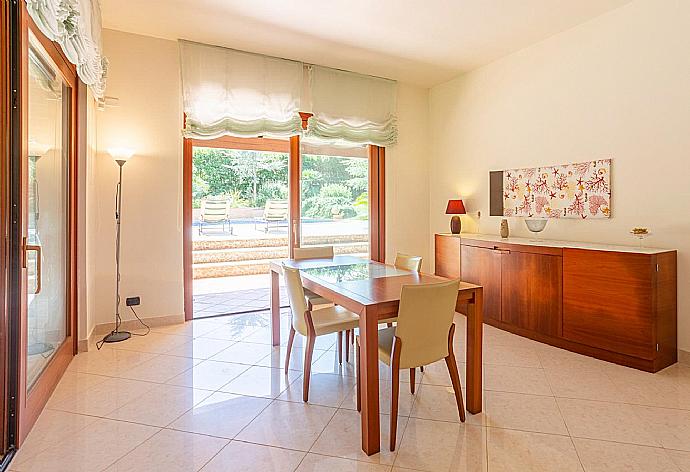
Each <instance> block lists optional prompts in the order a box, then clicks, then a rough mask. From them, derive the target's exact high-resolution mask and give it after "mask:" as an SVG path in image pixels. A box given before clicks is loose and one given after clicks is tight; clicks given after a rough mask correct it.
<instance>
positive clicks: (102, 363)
mask: <svg viewBox="0 0 690 472" xmlns="http://www.w3.org/2000/svg"><path fill="white" fill-rule="evenodd" d="M155 357H156V354H151V353H146V352H137V351H123V350H120V349H101V350H100V351H98V350H92V351H88V352H83V353H81V354H77V355H76V356H75V357H74V359H73V360H72V362H71V363H70V369H72V370H75V371H77V372H86V373H90V374H99V375H106V376H111V377H112V376H118V375H121V374H123V373H126V372H128V371H129V370H131V369H133V368H134V367H136V366H137V365H139V364H141V363H143V362H146V361H149V360H151V359H153V358H155Z"/></svg>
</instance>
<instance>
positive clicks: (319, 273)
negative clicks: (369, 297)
mask: <svg viewBox="0 0 690 472" xmlns="http://www.w3.org/2000/svg"><path fill="white" fill-rule="evenodd" d="M301 272H302V273H303V274H306V275H308V276H312V277H315V278H319V279H322V280H325V281H326V282H331V283H336V282H350V281H353V280H366V279H377V278H380V277H391V276H396V275H407V274H409V273H410V272H409V271H408V270H404V269H398V268H396V267H392V266H387V265H381V264H374V263H371V262H362V263H359V264H345V265H334V266H328V267H311V268H305V269H301Z"/></svg>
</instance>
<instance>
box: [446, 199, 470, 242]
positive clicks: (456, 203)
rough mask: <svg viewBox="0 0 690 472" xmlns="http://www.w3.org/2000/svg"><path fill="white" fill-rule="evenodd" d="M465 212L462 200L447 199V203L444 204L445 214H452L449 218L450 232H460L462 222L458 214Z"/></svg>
mask: <svg viewBox="0 0 690 472" xmlns="http://www.w3.org/2000/svg"><path fill="white" fill-rule="evenodd" d="M466 213H467V211H465V204H464V203H462V200H459V199H456V200H448V205H447V206H446V215H453V217H452V218H451V219H450V232H451V233H453V234H460V230H461V229H462V223H461V221H460V217H459V216H458V215H464V214H466Z"/></svg>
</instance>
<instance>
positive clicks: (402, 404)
mask: <svg viewBox="0 0 690 472" xmlns="http://www.w3.org/2000/svg"><path fill="white" fill-rule="evenodd" d="M417 388H419V385H418V386H417ZM414 400H415V395H412V394H411V393H410V384H409V383H406V382H400V389H399V394H398V416H410V412H411V411H412V405H413V403H414ZM340 407H341V408H346V409H348V410H356V409H357V390H356V389H355V388H354V387H353V389H352V390H351V391H350V392H349V393H348V394H347V395H346V396H345V399H344V400H343V403H342V404H341V405H340ZM379 412H380V413H382V414H386V415H388V414H390V412H391V383H390V382H389V381H386V380H379Z"/></svg>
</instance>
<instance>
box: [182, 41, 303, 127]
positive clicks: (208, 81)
mask: <svg viewBox="0 0 690 472" xmlns="http://www.w3.org/2000/svg"><path fill="white" fill-rule="evenodd" d="M179 45H180V60H181V66H182V92H183V104H184V112H185V115H186V120H185V128H184V131H183V134H184V136H185V137H188V138H196V139H214V138H218V137H220V136H223V135H232V136H238V137H257V136H266V137H269V136H270V137H288V136H294V135H297V134H300V133H301V131H302V129H301V124H302V121H301V118H300V116H299V111H300V106H301V92H302V83H303V81H302V75H303V72H302V70H303V65H302V63H300V62H295V61H288V60H285V59H279V58H276V57H269V56H262V55H258V54H252V53H248V52H243V51H236V50H233V49H227V48H222V47H218V46H210V45H206V44H199V43H193V42H190V41H182V40H181V41H179Z"/></svg>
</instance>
